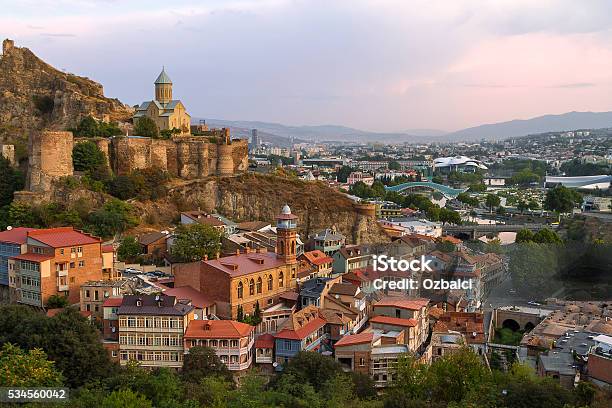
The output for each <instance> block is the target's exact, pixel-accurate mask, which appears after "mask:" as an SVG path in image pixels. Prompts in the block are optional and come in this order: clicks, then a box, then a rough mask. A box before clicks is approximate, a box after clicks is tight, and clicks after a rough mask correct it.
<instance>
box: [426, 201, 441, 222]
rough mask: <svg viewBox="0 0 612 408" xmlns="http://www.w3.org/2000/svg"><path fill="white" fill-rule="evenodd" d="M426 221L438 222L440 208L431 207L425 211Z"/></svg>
mask: <svg viewBox="0 0 612 408" xmlns="http://www.w3.org/2000/svg"><path fill="white" fill-rule="evenodd" d="M427 219H428V220H429V221H433V222H436V221H440V207H438V206H437V205H432V206H431V207H429V208H428V209H427Z"/></svg>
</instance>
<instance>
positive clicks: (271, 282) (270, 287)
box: [268, 274, 274, 290]
mask: <svg viewBox="0 0 612 408" xmlns="http://www.w3.org/2000/svg"><path fill="white" fill-rule="evenodd" d="M273 288H274V278H273V277H272V274H270V275H269V276H268V290H272V289H273Z"/></svg>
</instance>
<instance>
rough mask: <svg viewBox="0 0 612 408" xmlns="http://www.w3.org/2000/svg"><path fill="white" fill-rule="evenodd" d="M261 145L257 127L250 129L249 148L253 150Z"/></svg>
mask: <svg viewBox="0 0 612 408" xmlns="http://www.w3.org/2000/svg"><path fill="white" fill-rule="evenodd" d="M260 146H261V139H260V138H259V134H258V133H257V129H251V139H250V142H249V150H250V151H253V150H256V149H258V148H259V147H260Z"/></svg>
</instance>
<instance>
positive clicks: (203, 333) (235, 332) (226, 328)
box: [184, 320, 255, 339]
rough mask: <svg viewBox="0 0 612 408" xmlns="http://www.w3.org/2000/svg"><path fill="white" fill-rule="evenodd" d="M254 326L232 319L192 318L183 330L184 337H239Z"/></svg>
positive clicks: (243, 335) (247, 332)
mask: <svg viewBox="0 0 612 408" xmlns="http://www.w3.org/2000/svg"><path fill="white" fill-rule="evenodd" d="M253 330H255V327H253V326H251V325H249V324H246V323H241V322H237V321H234V320H192V321H190V322H189V325H188V326H187V330H186V331H185V336H184V337H185V338H186V339H239V338H241V337H246V336H248V335H249V334H250V333H251V332H252V331H253Z"/></svg>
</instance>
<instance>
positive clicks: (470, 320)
mask: <svg viewBox="0 0 612 408" xmlns="http://www.w3.org/2000/svg"><path fill="white" fill-rule="evenodd" d="M484 320H485V319H484V314H483V313H481V312H446V313H444V314H443V315H442V316H440V318H439V319H438V321H437V322H436V324H435V326H434V329H433V331H434V332H436V333H443V332H458V333H461V334H462V335H463V337H464V339H465V342H466V345H467V346H469V347H470V348H471V349H473V350H474V352H475V353H477V354H479V355H481V356H482V355H484V354H486V352H487V336H486V332H485V325H484Z"/></svg>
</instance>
